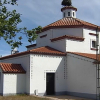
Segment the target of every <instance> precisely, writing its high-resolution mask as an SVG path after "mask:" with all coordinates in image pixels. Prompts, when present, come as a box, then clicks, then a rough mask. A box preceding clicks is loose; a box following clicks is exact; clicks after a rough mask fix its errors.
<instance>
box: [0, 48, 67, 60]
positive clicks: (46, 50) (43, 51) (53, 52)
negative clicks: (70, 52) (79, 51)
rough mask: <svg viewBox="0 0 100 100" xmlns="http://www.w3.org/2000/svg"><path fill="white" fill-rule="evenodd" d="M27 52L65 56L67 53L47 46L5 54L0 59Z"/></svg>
mask: <svg viewBox="0 0 100 100" xmlns="http://www.w3.org/2000/svg"><path fill="white" fill-rule="evenodd" d="M26 54H43V55H56V56H65V55H66V53H64V52H61V51H59V50H56V49H54V48H51V47H49V46H45V47H39V48H36V49H32V50H28V51H25V52H20V53H17V54H13V55H8V56H4V57H1V58H0V60H3V59H7V58H12V57H17V56H22V55H26Z"/></svg>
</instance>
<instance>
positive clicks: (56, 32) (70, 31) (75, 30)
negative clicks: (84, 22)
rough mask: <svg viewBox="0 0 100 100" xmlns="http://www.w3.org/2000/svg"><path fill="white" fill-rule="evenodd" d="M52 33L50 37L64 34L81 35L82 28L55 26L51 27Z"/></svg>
mask: <svg viewBox="0 0 100 100" xmlns="http://www.w3.org/2000/svg"><path fill="white" fill-rule="evenodd" d="M52 34H53V35H52V38H56V37H60V36H64V35H70V36H78V37H83V28H57V29H52Z"/></svg>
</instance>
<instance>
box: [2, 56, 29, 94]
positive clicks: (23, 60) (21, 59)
mask: <svg viewBox="0 0 100 100" xmlns="http://www.w3.org/2000/svg"><path fill="white" fill-rule="evenodd" d="M1 62H5V63H15V64H21V65H22V67H23V68H24V69H25V71H26V80H25V81H24V82H25V83H26V87H25V92H26V93H29V92H30V55H29V54H28V55H23V56H18V57H13V58H7V59H5V60H2V61H1Z"/></svg>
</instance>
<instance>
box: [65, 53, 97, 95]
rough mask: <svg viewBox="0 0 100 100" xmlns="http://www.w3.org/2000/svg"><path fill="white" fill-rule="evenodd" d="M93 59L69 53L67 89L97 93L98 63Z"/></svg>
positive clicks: (76, 91)
mask: <svg viewBox="0 0 100 100" xmlns="http://www.w3.org/2000/svg"><path fill="white" fill-rule="evenodd" d="M93 61H94V60H92V59H88V58H85V57H81V56H78V55H74V54H70V53H68V54H67V66H66V67H67V80H66V91H68V92H75V93H83V94H84V93H85V94H86V93H87V94H96V65H95V64H93Z"/></svg>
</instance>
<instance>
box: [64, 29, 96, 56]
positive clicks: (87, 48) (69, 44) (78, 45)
mask: <svg viewBox="0 0 100 100" xmlns="http://www.w3.org/2000/svg"><path fill="white" fill-rule="evenodd" d="M89 33H94V34H96V31H93V30H89V29H84V30H83V38H84V41H82V42H79V41H74V40H67V39H66V51H70V52H82V53H92V54H96V50H91V39H93V40H96V36H93V35H89Z"/></svg>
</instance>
